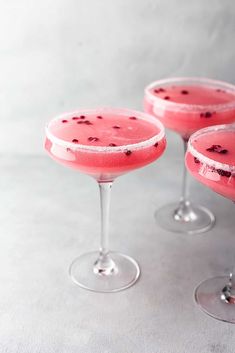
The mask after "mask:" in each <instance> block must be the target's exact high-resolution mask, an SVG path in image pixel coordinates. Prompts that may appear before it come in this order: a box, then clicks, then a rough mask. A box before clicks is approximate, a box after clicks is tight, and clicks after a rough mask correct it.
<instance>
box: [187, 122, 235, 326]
mask: <svg viewBox="0 0 235 353" xmlns="http://www.w3.org/2000/svg"><path fill="white" fill-rule="evenodd" d="M185 162H186V166H187V168H188V170H189V172H190V173H191V174H192V175H193V176H194V177H195V178H196V179H197V180H198V181H200V182H201V183H203V184H204V185H206V186H207V187H209V188H210V189H212V190H213V191H215V192H216V193H218V194H220V195H222V196H224V197H226V198H228V199H230V200H232V201H233V202H235V124H231V125H216V126H212V127H209V128H205V129H201V130H199V131H197V132H196V133H194V134H193V135H192V136H191V137H190V139H189V142H188V150H187V153H186V157H185ZM195 298H196V301H197V303H198V304H199V305H200V307H201V308H202V309H203V310H204V311H205V312H206V313H207V314H209V315H211V316H213V317H215V318H217V319H219V320H222V321H227V322H233V323H235V281H234V271H232V272H231V273H230V275H229V277H228V276H219V277H214V278H210V279H207V280H206V281H203V282H202V283H201V284H200V285H199V286H198V287H197V289H196V292H195Z"/></svg>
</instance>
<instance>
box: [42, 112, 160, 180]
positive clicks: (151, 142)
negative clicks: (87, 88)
mask: <svg viewBox="0 0 235 353" xmlns="http://www.w3.org/2000/svg"><path fill="white" fill-rule="evenodd" d="M128 113H129V114H128ZM101 114H102V115H101ZM149 119H150V118H149V117H148V118H146V116H145V115H144V114H142V115H141V117H140V116H138V117H137V116H131V115H130V112H127V113H125V112H124V111H123V112H122V114H120V113H119V112H118V111H116V110H111V111H110V110H101V111H94V110H93V111H85V112H79V113H76V112H75V113H71V114H66V115H63V116H62V117H59V118H56V119H54V120H53V121H52V122H51V123H50V124H49V126H48V128H47V138H46V144H45V147H46V150H47V151H48V152H49V154H50V155H51V157H52V158H53V159H55V160H56V161H58V162H60V163H61V164H63V165H65V166H66V167H71V168H74V169H78V170H79V171H80V172H83V173H85V174H88V175H90V176H92V177H94V178H95V179H96V180H97V181H99V182H102V181H112V180H114V179H115V178H116V177H118V176H120V175H122V174H124V173H127V172H129V171H132V170H134V169H137V168H141V167H143V166H145V165H147V164H149V163H151V162H153V161H155V160H156V159H157V158H158V157H159V156H160V155H161V154H162V153H163V151H164V149H165V139H164V138H163V137H164V132H163V131H162V130H161V129H162V127H161V126H160V125H159V124H153V123H152V122H150V121H149Z"/></svg>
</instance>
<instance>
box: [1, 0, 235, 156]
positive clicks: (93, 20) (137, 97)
mask: <svg viewBox="0 0 235 353" xmlns="http://www.w3.org/2000/svg"><path fill="white" fill-rule="evenodd" d="M234 18H235V3H234V1H233V0H208V1H204V0H197V1H192V0H164V1H163V0H162V1H158V0H152V1H150V0H145V1H141V0H111V1H110V0H99V1H95V0H57V1H54V0H40V1H35V0H21V1H18V0H15V1H14V0H8V1H4V0H0V60H1V61H0V117H1V121H3V122H4V124H2V128H1V129H0V147H1V151H3V152H9V153H10V152H14V153H15V152H17V153H27V154H33V153H42V154H43V153H44V152H43V150H42V146H41V145H42V143H41V139H42V135H43V126H44V123H45V122H46V121H47V120H48V119H50V118H51V117H52V116H54V115H56V114H58V113H61V112H63V111H68V110H71V109H72V110H73V109H76V108H79V107H96V106H106V105H108V106H118V107H130V108H137V109H141V108H142V99H143V88H144V87H145V86H146V84H148V83H149V82H151V81H153V80H156V79H159V78H164V77H167V76H180V75H195V76H209V77H212V78H218V79H222V80H227V81H229V82H232V83H235V70H234V62H235V46H234V33H235V21H234ZM9 136H11V137H12V138H11V139H9ZM22 142H23V143H22Z"/></svg>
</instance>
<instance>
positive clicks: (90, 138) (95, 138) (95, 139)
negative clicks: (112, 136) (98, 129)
mask: <svg viewBox="0 0 235 353" xmlns="http://www.w3.org/2000/svg"><path fill="white" fill-rule="evenodd" d="M88 141H91V142H96V141H99V139H98V137H92V136H91V137H88Z"/></svg>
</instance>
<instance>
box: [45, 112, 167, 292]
mask: <svg viewBox="0 0 235 353" xmlns="http://www.w3.org/2000/svg"><path fill="white" fill-rule="evenodd" d="M165 146H166V140H165V132H164V127H163V125H162V123H161V122H159V121H158V120H157V119H155V118H154V117H152V116H150V115H148V114H145V113H142V112H137V111H134V110H128V109H112V108H99V109H90V110H78V111H75V112H72V113H66V114H63V115H62V116H59V117H56V118H55V119H53V120H52V121H51V122H49V124H48V125H47V127H46V141H45V148H46V150H47V152H48V153H49V155H50V156H51V157H52V158H53V159H55V160H56V161H57V162H59V163H61V164H63V165H65V166H66V167H72V168H73V169H76V170H78V171H80V172H83V173H85V174H87V175H89V176H91V177H93V178H94V179H95V180H96V181H97V182H98V185H99V190H100V205H101V240H100V248H99V250H98V251H94V252H89V253H86V254H83V255H81V256H79V257H78V258H76V259H75V260H74V261H73V263H72V265H71V266H70V270H69V272H70V276H71V278H72V280H73V281H74V282H75V283H76V284H78V285H79V286H80V287H83V288H86V289H89V290H92V291H97V292H117V291H120V290H122V289H125V288H127V287H130V286H131V285H133V284H134V283H135V282H136V280H137V279H138V277H139V275H140V269H139V266H138V264H137V262H136V261H135V260H134V259H132V258H131V257H130V256H127V255H124V254H121V253H117V252H113V251H110V250H109V244H108V236H109V205H110V191H111V187H112V184H113V181H114V180H115V179H116V178H117V177H118V176H120V175H122V174H125V173H127V172H130V171H132V170H134V169H137V168H141V167H144V166H145V165H147V164H149V163H151V162H154V161H155V160H156V159H157V158H159V157H160V156H161V154H162V153H163V151H164V149H165Z"/></svg>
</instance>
